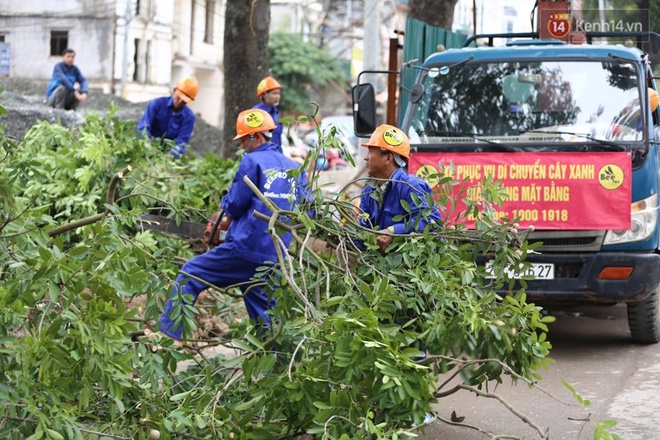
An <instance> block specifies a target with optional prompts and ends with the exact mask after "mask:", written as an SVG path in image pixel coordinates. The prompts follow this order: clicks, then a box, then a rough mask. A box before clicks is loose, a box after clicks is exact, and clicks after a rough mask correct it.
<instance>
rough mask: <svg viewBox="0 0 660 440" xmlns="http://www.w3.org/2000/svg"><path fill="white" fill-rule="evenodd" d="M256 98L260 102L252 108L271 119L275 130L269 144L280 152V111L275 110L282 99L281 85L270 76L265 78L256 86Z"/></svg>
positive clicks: (281, 127) (281, 129)
mask: <svg viewBox="0 0 660 440" xmlns="http://www.w3.org/2000/svg"><path fill="white" fill-rule="evenodd" d="M257 98H259V99H261V102H260V103H259V104H257V105H255V106H254V107H253V108H260V109H261V110H265V111H266V112H268V114H269V115H270V116H271V117H272V118H273V121H275V124H277V128H276V129H275V130H273V137H272V139H271V142H272V143H274V144H275V145H277V147H278V148H279V150H280V151H282V131H283V129H284V127H283V126H282V124H280V111H279V109H278V108H277V107H278V106H279V105H280V99H281V98H282V85H281V84H280V83H279V82H277V80H276V79H275V78H273V77H272V76H267V77H266V78H264V79H262V80H261V81H259V84H258V85H257Z"/></svg>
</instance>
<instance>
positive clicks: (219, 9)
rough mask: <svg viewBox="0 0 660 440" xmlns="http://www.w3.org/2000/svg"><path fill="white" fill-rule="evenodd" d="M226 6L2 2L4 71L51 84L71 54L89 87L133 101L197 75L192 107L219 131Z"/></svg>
mask: <svg viewBox="0 0 660 440" xmlns="http://www.w3.org/2000/svg"><path fill="white" fill-rule="evenodd" d="M223 8H224V3H223V2H222V1H221V0H57V1H56V2H55V1H52V0H22V1H20V2H17V1H15V0H0V43H2V44H4V45H5V46H4V47H5V49H8V50H6V51H5V52H6V53H8V62H7V63H6V66H5V67H6V68H5V69H3V70H4V71H5V72H6V74H8V75H9V76H11V77H17V78H28V79H37V80H44V81H47V80H48V79H49V78H50V75H51V73H52V69H53V65H54V64H55V63H57V62H59V61H61V54H62V51H63V50H64V49H66V48H72V49H74V50H75V51H76V65H78V66H79V67H80V69H81V71H82V72H83V74H84V75H85V77H86V78H87V79H88V81H89V83H90V86H91V87H93V88H96V89H101V90H103V92H105V93H114V94H116V95H120V96H123V97H124V98H126V99H128V100H130V101H133V102H142V101H147V100H149V99H152V98H154V97H157V96H163V95H166V94H168V93H170V92H171V90H172V87H173V85H174V83H175V82H176V80H177V79H179V78H181V77H183V76H189V75H193V76H195V77H197V79H198V81H199V83H200V92H199V95H198V98H197V100H196V101H195V102H194V103H192V104H191V108H192V109H193V111H194V112H195V113H199V114H200V115H201V116H202V118H203V119H204V120H205V121H206V122H208V123H210V124H212V125H215V126H220V125H221V123H220V122H221V118H222V110H223V108H224V107H223V89H222V84H223V76H222V57H223V38H224V11H223ZM44 94H45V90H44Z"/></svg>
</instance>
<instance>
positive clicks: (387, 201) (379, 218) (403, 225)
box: [360, 168, 442, 234]
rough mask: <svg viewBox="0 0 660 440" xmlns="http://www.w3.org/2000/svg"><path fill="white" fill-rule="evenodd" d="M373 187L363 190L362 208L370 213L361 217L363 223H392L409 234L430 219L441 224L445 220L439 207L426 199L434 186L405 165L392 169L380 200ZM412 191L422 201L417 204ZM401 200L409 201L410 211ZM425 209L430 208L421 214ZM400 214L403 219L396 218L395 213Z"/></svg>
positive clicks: (382, 226)
mask: <svg viewBox="0 0 660 440" xmlns="http://www.w3.org/2000/svg"><path fill="white" fill-rule="evenodd" d="M374 190H375V188H374V187H373V186H370V185H367V186H365V187H364V189H363V190H362V195H361V197H360V210H361V212H364V213H367V214H368V215H369V217H368V218H367V219H365V218H362V217H361V218H360V225H361V226H364V227H367V228H370V229H378V230H383V229H387V228H389V227H390V226H392V227H393V228H394V233H395V234H409V233H411V232H422V231H424V228H425V227H426V225H427V224H429V223H431V222H435V223H438V224H439V223H440V222H441V220H442V219H441V217H440V211H439V210H438V208H437V207H436V206H435V205H433V206H429V203H428V201H427V195H428V194H432V193H433V191H432V190H431V187H430V186H429V185H428V184H427V183H426V182H425V181H424V180H422V179H420V178H419V177H416V176H413V175H411V174H408V173H407V172H406V171H405V170H404V169H403V168H397V170H396V171H394V173H392V176H391V177H390V180H389V181H388V182H387V187H386V189H385V193H384V195H383V202H382V203H381V204H379V203H378V201H377V200H376V199H374V198H373V197H372V193H373V191H374ZM413 194H416V195H417V196H418V198H419V202H420V203H419V205H417V204H415V201H414V200H413V197H412V195H413ZM402 200H405V201H406V202H407V203H408V205H409V206H410V212H407V211H406V210H405V209H404V207H403V206H402V205H401V201H402ZM425 211H428V213H427V215H426V218H425V217H424V215H422V214H423V213H424V212H425ZM399 215H400V216H402V219H401V220H398V221H396V222H395V221H394V217H396V216H399ZM417 219H419V220H417Z"/></svg>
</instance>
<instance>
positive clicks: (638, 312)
mask: <svg viewBox="0 0 660 440" xmlns="http://www.w3.org/2000/svg"><path fill="white" fill-rule="evenodd" d="M659 290H660V286H659V287H656V289H655V290H654V291H653V293H651V294H650V295H649V297H648V298H646V299H645V300H644V301H641V302H638V303H628V327H629V328H630V335H631V336H632V339H633V341H635V342H641V343H643V344H656V343H658V342H660V301H659V300H658V295H659V293H658V291H659Z"/></svg>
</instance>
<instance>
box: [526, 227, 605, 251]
mask: <svg viewBox="0 0 660 440" xmlns="http://www.w3.org/2000/svg"><path fill="white" fill-rule="evenodd" d="M605 232H606V231H535V232H532V233H531V234H530V235H529V237H527V241H528V242H530V243H536V242H539V241H540V242H542V243H543V245H542V246H541V247H540V248H539V249H537V250H538V251H540V252H586V251H598V250H600V247H601V245H602V243H603V239H604V238H605Z"/></svg>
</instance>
